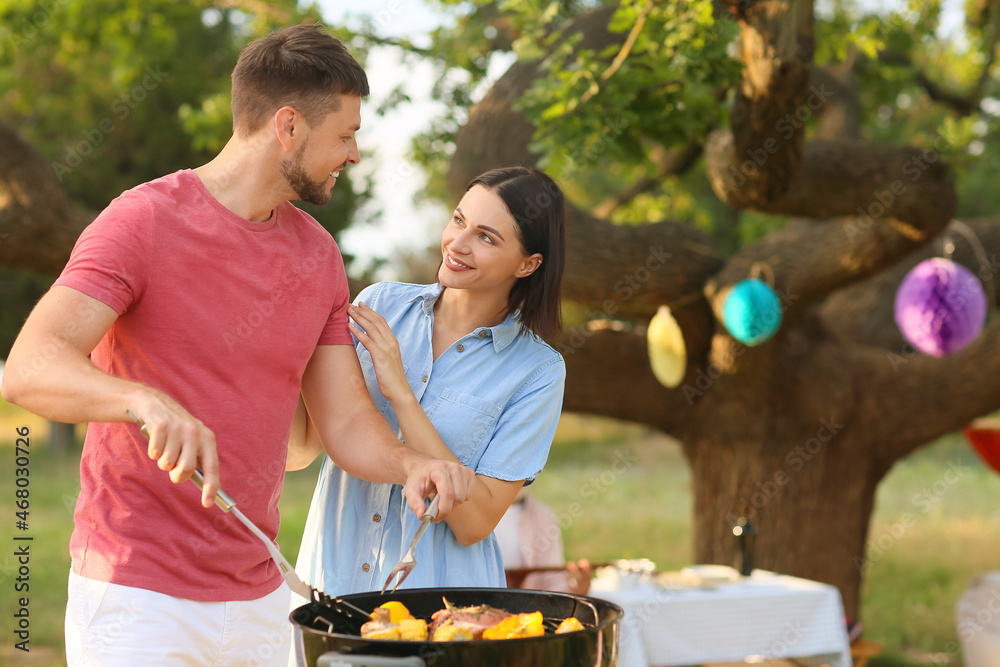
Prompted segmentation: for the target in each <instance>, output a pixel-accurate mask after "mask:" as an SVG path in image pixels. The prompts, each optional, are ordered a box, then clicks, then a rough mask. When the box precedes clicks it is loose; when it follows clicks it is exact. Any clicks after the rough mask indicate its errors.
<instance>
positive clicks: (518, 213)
mask: <svg viewBox="0 0 1000 667" xmlns="http://www.w3.org/2000/svg"><path fill="white" fill-rule="evenodd" d="M474 185H481V186H483V187H484V188H486V189H487V190H489V191H490V192H493V193H495V194H496V195H497V196H498V197H500V199H502V200H503V203H504V205H505V206H506V207H507V211H508V212H509V213H510V214H511V216H512V217H513V218H514V221H515V222H516V223H517V231H518V236H519V240H520V241H521V246H522V247H523V248H524V252H525V254H526V255H533V254H535V253H539V254H540V255H541V256H542V260H543V261H542V264H541V266H539V267H538V268H537V269H535V271H534V272H533V273H532V274H531V275H529V276H525V277H524V278H519V279H518V281H517V282H516V283H514V287H512V288H511V290H510V295H509V296H508V297H507V309H508V311H513V310H520V311H521V330H522V331H525V330H529V329H530V330H531V331H534V332H535V333H536V334H538V335H539V336H541V337H542V338H546V339H551V338H553V337H555V336H557V335H558V334H559V332H560V331H562V313H561V310H560V301H561V291H562V274H563V265H564V263H565V255H566V205H565V201H564V199H563V193H562V190H560V189H559V186H558V185H556V182H555V181H553V180H552V179H551V178H549V177H548V176H547V175H546V174H544V173H542V172H540V171H538V170H537V169H529V168H527V167H503V168H500V169H492V170H490V171H488V172H486V173H485V174H483V175H481V176H480V177H479V178H477V179H476V180H474V181H472V182H471V183H469V187H468V188H466V192H468V191H469V190H470V189H472V187H473V186H474Z"/></svg>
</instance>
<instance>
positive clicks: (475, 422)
mask: <svg viewBox="0 0 1000 667" xmlns="http://www.w3.org/2000/svg"><path fill="white" fill-rule="evenodd" d="M500 411H501V408H500V406H499V405H497V404H496V403H493V402H492V401H488V400H486V399H482V398H479V397H478V396H473V395H472V394H465V393H462V392H459V391H455V390H454V389H445V390H444V391H442V392H441V396H440V397H438V399H437V400H436V401H435V402H434V405H432V406H431V409H430V410H428V411H427V417H428V418H429V419H430V420H431V423H432V424H434V428H435V429H436V430H437V432H438V435H440V436H441V439H442V440H443V441H444V443H445V444H446V445H448V449H450V450H451V451H452V453H453V454H454V455H455V456H456V457H458V460H459V461H461V463H462V465H470V463H473V462H474V461H478V459H479V457H480V455H481V454H482V451H481V447H480V445H481V444H482V442H483V439H484V438H485V437H486V436H487V435H488V434H489V433H491V432H492V431H493V426H494V425H495V424H496V421H497V418H498V417H499V416H500ZM471 467H475V466H471Z"/></svg>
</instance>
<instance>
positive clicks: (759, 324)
mask: <svg viewBox="0 0 1000 667" xmlns="http://www.w3.org/2000/svg"><path fill="white" fill-rule="evenodd" d="M722 323H723V324H724V325H725V326H726V329H727V330H728V331H729V334H730V335H731V336H732V337H733V338H735V339H736V340H738V341H740V342H741V343H744V344H746V345H749V346H751V347H753V346H754V345H760V344H761V343H763V342H764V341H766V340H768V339H769V338H771V336H773V335H774V334H775V332H776V331H777V330H778V327H779V326H781V299H779V298H778V295H777V294H776V293H775V291H774V290H773V289H771V286H770V285H768V284H767V283H765V282H764V281H763V280H758V279H757V278H748V279H747V280H741V281H740V282H738V283H736V284H735V285H734V286H733V289H732V290H731V291H730V292H729V296H728V297H726V302H725V303H724V304H723V305H722Z"/></svg>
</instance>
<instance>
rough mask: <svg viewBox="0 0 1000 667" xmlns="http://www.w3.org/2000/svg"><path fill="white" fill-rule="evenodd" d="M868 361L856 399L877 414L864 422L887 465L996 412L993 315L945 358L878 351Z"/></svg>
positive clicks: (999, 325) (997, 349)
mask: <svg viewBox="0 0 1000 667" xmlns="http://www.w3.org/2000/svg"><path fill="white" fill-rule="evenodd" d="M872 360H873V361H874V362H877V363H875V364H874V365H873V366H871V367H869V368H867V369H866V375H865V377H866V378H868V381H867V382H866V383H865V387H864V395H863V396H862V397H861V400H862V401H863V402H864V403H865V404H867V405H869V406H871V409H873V410H874V409H877V410H878V412H879V415H878V417H877V418H873V419H870V420H869V421H868V423H869V424H870V425H871V427H872V428H873V429H874V433H873V434H872V435H873V436H874V437H875V440H874V442H875V443H877V445H876V446H878V447H879V450H880V451H879V454H880V458H881V460H882V461H884V462H886V464H887V465H888V464H891V463H892V462H893V461H896V460H898V459H900V458H902V457H903V456H906V455H907V454H909V453H910V452H912V451H913V450H915V449H917V448H918V447H920V446H922V445H925V444H927V442H929V441H931V440H933V439H935V438H938V437H940V436H942V435H945V434H946V433H951V432H953V431H956V430H958V429H960V428H962V427H963V426H965V425H966V424H968V423H969V422H970V421H972V420H973V419H975V418H976V417H981V416H982V415H985V414H987V413H989V412H992V411H993V410H996V408H997V396H1000V319H998V318H996V317H994V318H993V320H992V321H990V322H988V323H987V325H986V327H985V328H984V329H983V332H982V333H981V334H980V335H979V337H978V338H977V339H976V340H975V341H973V342H972V343H971V344H969V346H968V347H966V348H965V349H963V350H961V351H959V352H957V353H955V354H952V355H950V356H947V357H942V358H938V357H931V356H925V355H923V354H920V353H918V352H911V353H908V354H907V355H905V356H904V355H896V356H891V355H885V354H884V353H883V354H878V355H873V356H872ZM876 406H877V407H876Z"/></svg>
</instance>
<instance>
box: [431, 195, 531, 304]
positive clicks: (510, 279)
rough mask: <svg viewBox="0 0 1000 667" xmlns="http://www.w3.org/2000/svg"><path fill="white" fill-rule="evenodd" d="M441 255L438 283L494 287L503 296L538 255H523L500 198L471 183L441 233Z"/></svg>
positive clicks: (528, 273) (527, 269)
mask: <svg viewBox="0 0 1000 667" xmlns="http://www.w3.org/2000/svg"><path fill="white" fill-rule="evenodd" d="M441 254H442V262H441V268H440V269H438V280H439V281H440V282H441V284H442V285H444V286H445V287H450V288H453V289H478V290H487V291H491V292H492V291H495V292H497V293H498V295H502V296H503V298H504V299H506V297H507V295H508V294H509V293H510V290H511V288H512V287H513V286H514V283H515V282H517V280H518V278H523V277H524V276H527V275H530V274H531V273H532V272H534V271H535V269H537V268H538V265H539V264H540V263H541V259H542V256H541V255H540V254H538V253H535V254H534V255H525V254H524V247H523V246H522V245H521V239H520V238H519V236H518V231H517V224H516V223H515V222H514V218H513V217H512V216H511V214H510V213H509V212H508V211H507V207H506V206H504V203H503V200H502V199H500V197H499V196H498V195H496V194H494V193H493V192H492V191H490V190H488V189H486V188H485V187H483V186H482V185H474V186H472V188H471V189H470V190H469V191H468V192H466V193H465V196H464V197H462V201H460V202H459V203H458V206H457V207H456V208H455V213H454V215H452V218H451V222H450V223H449V224H448V226H447V227H446V228H445V230H444V233H443V234H442V235H441Z"/></svg>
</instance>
